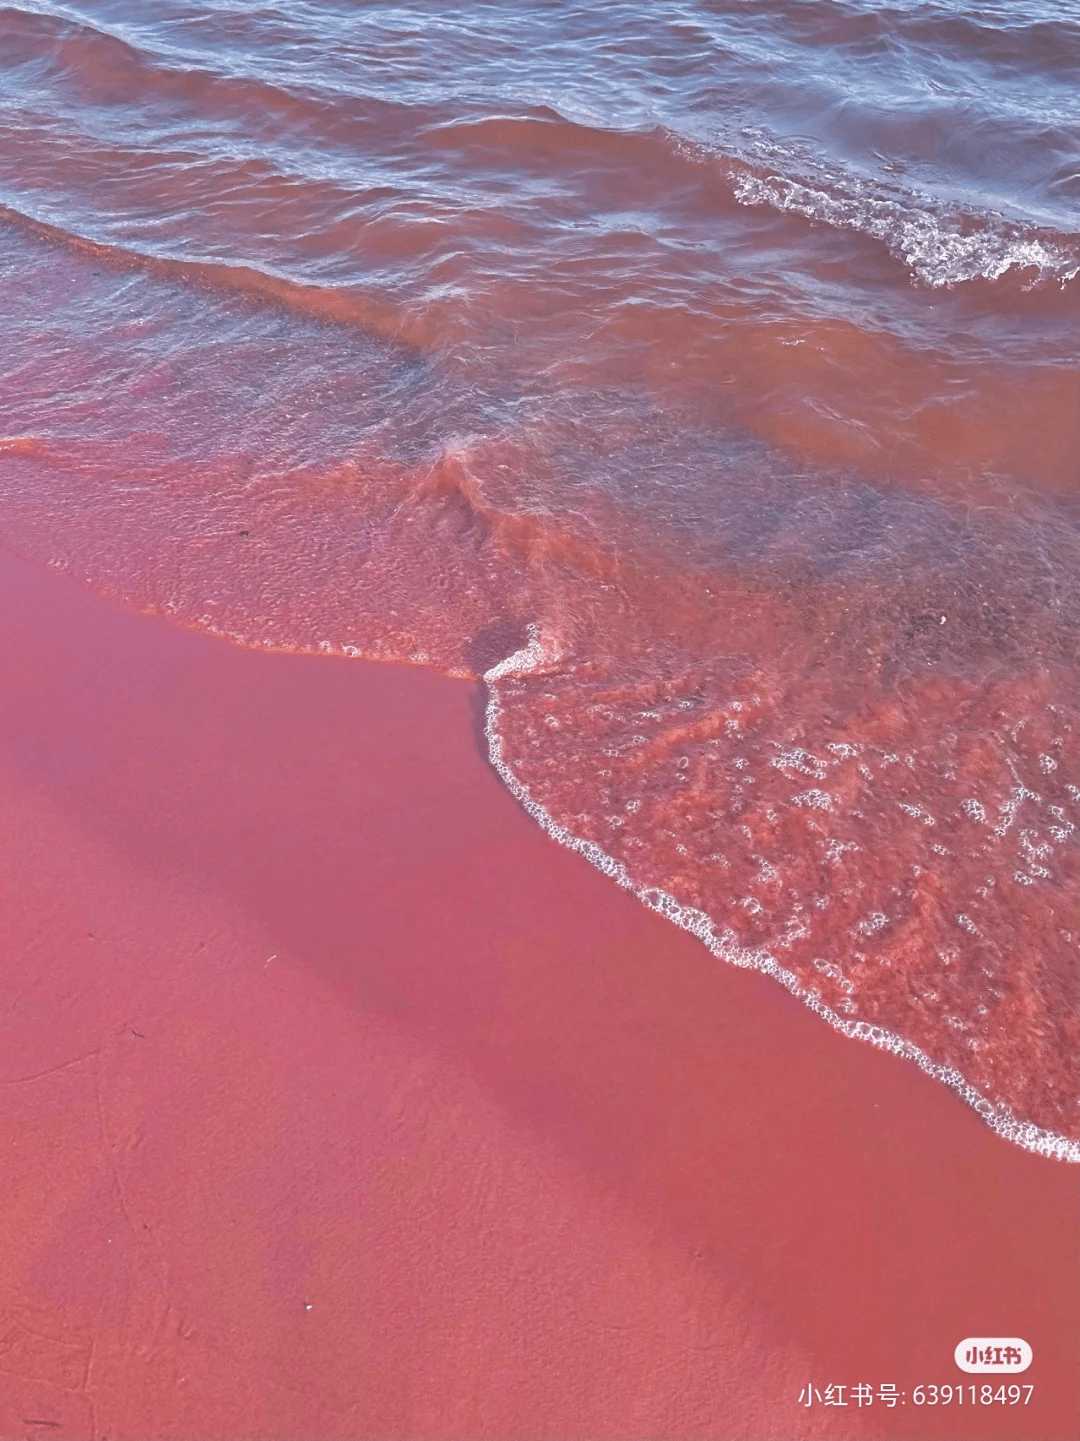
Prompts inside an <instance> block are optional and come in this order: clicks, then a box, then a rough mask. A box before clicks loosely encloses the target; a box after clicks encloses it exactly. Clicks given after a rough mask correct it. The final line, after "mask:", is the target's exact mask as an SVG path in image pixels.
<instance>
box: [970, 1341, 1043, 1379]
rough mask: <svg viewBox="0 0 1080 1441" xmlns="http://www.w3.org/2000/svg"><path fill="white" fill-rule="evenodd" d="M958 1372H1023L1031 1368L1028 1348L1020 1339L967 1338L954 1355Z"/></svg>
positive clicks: (1029, 1349)
mask: <svg viewBox="0 0 1080 1441" xmlns="http://www.w3.org/2000/svg"><path fill="white" fill-rule="evenodd" d="M953 1355H954V1356H955V1357H956V1364H957V1365H958V1366H959V1367H960V1370H961V1371H973V1372H975V1371H977V1372H982V1373H983V1374H985V1373H986V1372H993V1373H994V1374H995V1375H1004V1374H1005V1373H1006V1372H1013V1371H1015V1372H1017V1373H1019V1372H1021V1371H1026V1370H1027V1368H1028V1367H1029V1366H1030V1365H1031V1347H1030V1346H1029V1345H1028V1343H1027V1342H1026V1341H1021V1339H1020V1337H1019V1336H968V1337H966V1338H965V1339H964V1340H963V1341H961V1342H960V1344H959V1346H957V1348H956V1350H955V1351H954V1352H953Z"/></svg>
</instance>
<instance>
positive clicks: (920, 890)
mask: <svg viewBox="0 0 1080 1441" xmlns="http://www.w3.org/2000/svg"><path fill="white" fill-rule="evenodd" d="M1078 61H1080V35H1078V32H1077V28H1076V26H1075V23H1074V21H1073V20H1072V19H1071V18H1070V15H1069V12H1068V9H1067V8H1066V7H1063V6H1061V5H1059V4H1057V3H1056V0H1017V3H1015V4H1002V3H995V4H990V5H980V6H978V7H975V6H971V7H969V8H965V7H964V6H963V5H962V4H960V3H948V4H945V3H937V4H925V5H919V6H914V7H908V8H896V9H888V10H886V9H884V8H883V7H881V6H877V5H874V4H870V3H857V0H844V3H840V4H830V5H828V6H822V5H818V4H816V3H812V0H775V3H772V4H768V5H764V6H755V7H754V10H753V14H752V15H748V14H746V13H744V7H737V6H727V7H725V6H724V5H722V4H719V3H705V0H699V3H685V4H672V5H666V6H662V7H659V8H657V7H643V6H639V7H636V8H635V7H634V6H632V5H629V4H617V5H614V6H606V7H602V8H601V9H597V7H582V6H575V5H573V4H571V3H559V4H555V5H551V6H545V7H536V6H528V5H517V4H512V5H507V6H499V7H485V6H479V5H478V6H475V7H464V8H461V9H457V10H453V11H450V12H446V13H440V15H439V16H438V17H436V18H434V19H432V18H431V16H430V15H429V14H428V13H427V11H426V9H425V8H424V7H419V6H418V7H415V8H412V9H410V8H408V7H406V8H394V9H391V8H382V7H378V6H371V7H364V8H363V9H362V10H357V9H356V7H354V6H351V5H347V4H323V5H320V6H317V7H315V6H310V5H305V4H300V3H295V4H289V5H283V6H280V7H278V8H276V9H266V10H255V11H252V12H250V13H247V12H242V11H240V10H237V9H236V8H235V7H234V6H233V5H231V4H226V3H224V0H215V3H211V4H200V5H194V4H188V3H183V0H165V3H162V4H160V5H155V6H154V7H152V13H148V12H147V7H145V6H141V5H138V4H136V3H135V0H100V3H91V0H84V3H80V4H72V5H63V6H61V5H59V4H57V5H49V4H44V3H43V4H37V3H34V4H31V3H24V4H22V5H20V6H9V7H6V8H4V9H3V10H0V85H2V94H3V97H4V108H3V110H2V112H0V202H2V203H3V205H4V207H5V209H4V211H3V216H2V220H0V274H2V276H3V281H4V283H3V287H2V290H0V315H2V325H0V373H2V375H3V387H2V391H0V437H2V439H0V526H2V532H3V536H4V538H5V540H6V542H7V543H8V544H10V545H13V546H15V547H16V548H18V549H21V550H23V551H25V552H26V553H28V554H30V555H32V556H34V557H36V558H39V559H46V560H48V561H50V562H51V563H53V564H55V565H58V566H61V567H63V568H65V569H68V570H70V571H72V572H73V573H75V574H76V575H78V576H80V577H82V578H83V579H86V580H88V581H90V582H91V583H92V584H93V585H95V586H96V587H99V588H101V589H104V590H106V591H109V592H111V593H114V594H116V595H118V596H120V597H122V598H124V599H125V600H127V601H129V602H133V603H135V604H138V605H142V606H146V607H149V608H156V609H159V610H162V611H165V612H167V613H170V614H173V615H176V616H179V617H180V618H182V619H184V620H186V621H188V622H190V623H192V624H196V625H199V626H202V627H205V628H207V629H212V630H214V631H217V632H222V633H225V634H228V635H230V636H233V637H235V638H237V639H239V640H241V641H243V642H245V643H247V644H251V645H272V646H281V647H290V648H298V649H321V650H330V651H335V652H341V651H344V652H346V653H349V654H362V655H374V656H381V657H386V658H398V659H411V660H422V661H427V662H429V663H431V664H433V665H435V666H439V667H442V668H444V669H446V670H448V671H452V672H455V673H471V674H480V673H485V672H489V671H491V670H492V668H493V667H496V666H500V667H501V669H500V670H499V671H498V673H493V674H492V675H491V681H490V685H491V694H492V707H491V710H490V714H489V728H490V735H491V742H492V746H493V755H494V758H495V759H496V760H497V761H498V762H499V764H500V766H501V767H502V770H503V774H504V777H505V779H506V780H507V782H508V784H510V785H511V787H512V788H513V789H515V791H516V793H518V794H519V795H521V796H522V798H523V799H526V800H528V801H529V803H530V804H532V805H533V806H534V808H539V809H538V810H534V813H536V814H538V816H539V818H540V819H541V821H542V822H543V823H544V824H546V825H547V826H548V828H549V829H551V830H553V831H554V832H555V833H556V834H558V835H559V836H560V838H562V839H563V840H565V841H567V842H568V843H571V844H577V845H578V846H579V847H582V846H585V847H592V849H590V850H589V851H588V853H589V854H590V855H591V856H592V857H593V859H595V860H596V861H597V862H598V863H600V864H601V865H602V866H604V867H605V868H606V869H608V870H609V871H612V872H613V873H616V874H617V875H618V876H619V878H620V879H621V880H622V881H623V883H624V884H627V885H629V886H631V887H632V888H633V889H635V890H637V891H638V892H639V893H641V894H642V895H643V896H644V897H645V898H646V899H647V900H648V901H649V902H650V903H651V904H653V905H655V906H657V907H659V908H660V909H662V910H664V911H665V912H667V913H668V914H670V915H672V916H673V918H675V919H677V920H679V921H680V922H681V923H683V924H686V925H688V926H690V927H691V928H692V929H694V930H696V931H697V932H698V933H699V934H701V935H702V936H703V938H704V939H706V940H707V942H708V943H709V944H710V945H711V946H712V948H713V949H714V951H715V952H716V953H717V954H718V955H719V956H723V957H725V958H726V959H728V960H734V961H736V962H737V963H740V964H751V965H756V966H758V967H759V968H762V969H765V970H768V971H769V972H770V973H772V974H774V975H777V976H778V977H779V978H780V979H781V980H782V981H783V982H784V983H785V984H787V985H788V986H789V988H791V989H793V990H795V992H796V993H797V994H799V995H801V996H802V997H803V998H804V999H806V1000H807V1001H808V1002H809V1003H810V1004H812V1005H813V1006H815V1007H816V1008H817V1009H818V1011H819V1013H820V1014H822V1015H823V1017H824V1018H825V1019H827V1020H829V1021H830V1022H831V1023H832V1024H834V1025H837V1026H839V1027H841V1028H845V1029H847V1030H848V1031H849V1032H851V1033H853V1034H861V1035H866V1036H867V1037H868V1038H870V1039H874V1040H876V1041H877V1042H878V1043H879V1044H885V1045H888V1046H890V1047H891V1048H894V1049H901V1050H904V1051H905V1052H906V1053H907V1054H909V1055H911V1057H912V1058H913V1059H915V1060H917V1061H918V1062H919V1064H921V1065H923V1066H924V1068H926V1067H929V1068H931V1069H932V1070H933V1072H934V1074H937V1075H938V1076H940V1077H941V1078H942V1079H945V1080H947V1081H948V1082H949V1083H950V1084H952V1085H954V1086H955V1087H956V1088H957V1089H958V1090H960V1091H961V1093H963V1094H965V1095H966V1096H967V1098H968V1099H969V1100H970V1101H971V1102H972V1104H975V1105H977V1106H978V1107H979V1108H980V1109H981V1110H982V1111H983V1112H984V1113H985V1114H987V1115H988V1118H989V1119H990V1120H991V1122H992V1123H993V1124H994V1125H995V1126H996V1127H997V1129H998V1130H1000V1131H1001V1132H1002V1133H1003V1134H1005V1135H1008V1136H1010V1137H1011V1138H1012V1139H1014V1140H1018V1141H1020V1142H1021V1143H1023V1144H1025V1145H1029V1146H1033V1147H1035V1148H1038V1149H1043V1150H1047V1151H1049V1152H1051V1153H1054V1154H1072V1155H1073V1156H1074V1157H1075V1156H1076V1155H1077V1154H1080V1153H1078V1152H1077V1150H1076V1149H1075V1147H1076V1143H1077V1142H1078V1141H1080V1124H1078V1118H1077V1077H1076V1058H1077V1055H1078V1054H1080V1047H1078V1044H1077V1043H1078V1040H1080V1034H1078V1030H1080V1028H1078V1024H1077V997H1076V964H1075V961H1076V939H1077V936H1076V931H1077V921H1076V914H1075V912H1076V906H1075V896H1076V846H1075V839H1076V825H1077V811H1078V809H1080V806H1078V801H1080V788H1078V783H1080V775H1078V773H1077V755H1076V724H1077V704H1076V693H1077V692H1076V677H1075V657H1076V642H1077V622H1078V618H1080V604H1078V598H1077V592H1076V585H1075V580H1076V575H1077V559H1078V541H1080V513H1078V510H1077V506H1076V477H1077V464H1078V460H1080V444H1078V436H1077V416H1078V413H1080V406H1078V400H1080V387H1078V384H1077V370H1076V365H1075V332H1076V320H1077V311H1078V298H1080V281H1078V279H1077V275H1078V271H1080V239H1078V235H1077V226H1076V213H1075V206H1076V199H1077V195H1078V193H1080V145H1078V142H1077V132H1076V126H1075V121H1076V118H1077V107H1076V100H1075V96H1076V93H1077V89H1076V86H1075V84H1074V75H1075V72H1076V67H1077V63H1078ZM530 628H532V629H531V630H530ZM530 634H533V635H535V637H536V641H535V644H534V645H533V647H532V649H526V650H520V648H521V647H523V646H524V645H525V642H526V640H527V638H528V636H529V635H530ZM519 650H520V654H519V656H518V659H517V660H516V661H509V662H508V661H507V658H508V657H509V656H511V655H513V654H514V653H516V652H519ZM913 1048H914V1049H913ZM1061 1138H1067V1139H1068V1140H1070V1141H1071V1143H1072V1149H1071V1151H1070V1149H1069V1147H1068V1146H1066V1145H1064V1143H1063V1142H1062V1139H1061Z"/></svg>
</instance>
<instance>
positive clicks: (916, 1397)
mask: <svg viewBox="0 0 1080 1441" xmlns="http://www.w3.org/2000/svg"><path fill="white" fill-rule="evenodd" d="M1034 1390H1035V1387H1034V1386H1017V1385H1015V1384H1014V1385H1012V1386H991V1385H989V1384H987V1383H984V1384H983V1385H981V1386H978V1385H969V1386H949V1385H945V1386H916V1387H915V1390H914V1391H913V1392H912V1393H911V1399H912V1400H913V1401H914V1402H915V1405H916V1406H948V1405H950V1404H952V1405H960V1406H963V1405H965V1404H967V1405H969V1406H994V1405H997V1406H1018V1405H1021V1404H1022V1405H1024V1406H1026V1405H1027V1404H1028V1402H1029V1401H1030V1400H1031V1393H1032V1392H1033V1391H1034ZM965 1392H967V1393H968V1394H967V1395H965V1394H964V1393H965Z"/></svg>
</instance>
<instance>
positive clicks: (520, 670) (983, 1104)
mask: <svg viewBox="0 0 1080 1441" xmlns="http://www.w3.org/2000/svg"><path fill="white" fill-rule="evenodd" d="M559 659H560V647H559V644H558V642H557V641H556V640H555V639H554V638H553V637H551V636H550V635H543V634H542V633H541V631H540V628H539V627H538V626H536V625H530V626H529V635H528V640H527V643H526V644H525V645H524V646H522V647H521V648H520V649H519V650H517V651H515V652H514V653H513V654H512V655H509V656H507V657H506V659H505V660H503V661H501V662H499V664H497V665H495V666H493V667H492V668H491V669H490V670H489V671H487V672H486V674H485V675H484V683H485V685H486V686H487V689H488V702H487V707H486V712H485V724H484V734H485V738H486V741H487V747H488V756H489V758H490V761H491V764H492V766H493V767H494V768H495V770H496V771H497V772H498V774H499V776H500V778H501V779H502V781H503V782H504V784H505V785H506V787H507V789H508V790H509V791H510V793H511V794H512V795H513V796H514V797H515V799H516V800H517V801H518V802H519V803H520V804H521V806H522V807H523V808H524V809H525V811H526V812H527V813H528V814H529V815H530V816H531V817H532V818H533V820H534V821H536V823H537V824H538V825H539V826H540V827H541V828H542V829H543V830H544V831H545V832H546V833H547V834H548V835H549V836H550V837H551V838H552V840H555V841H557V842H558V843H559V844H560V845H563V846H566V847H567V848H568V849H569V850H572V851H576V852H577V854H578V855H580V856H583V857H584V858H585V860H587V861H588V862H589V864H590V865H593V866H595V867H596V869H597V870H599V871H601V872H602V873H603V874H604V875H605V876H607V877H608V878H609V879H610V880H613V881H614V882H615V883H616V885H618V886H621V887H622V888H623V889H624V890H628V891H630V892H631V893H632V894H633V895H635V896H636V897H637V899H638V900H639V901H641V903H642V904H643V905H645V906H647V907H648V908H649V909H650V910H652V911H656V912H657V913H658V914H659V915H662V916H664V917H665V918H666V919H667V920H669V921H671V922H672V923H673V924H674V925H676V926H679V927H680V928H681V929H682V930H684V931H689V932H690V934H691V935H693V936H696V937H697V939H698V940H699V941H701V942H702V944H703V945H704V946H706V948H707V949H708V950H709V951H710V952H711V953H712V954H713V955H714V956H716V957H717V958H718V959H719V960H722V961H726V962H727V963H728V964H729V965H733V966H739V967H740V968H742V969H744V970H746V969H749V970H755V971H760V972H761V973H762V974H763V975H767V976H769V977H771V978H772V979H773V980H775V981H778V982H779V983H780V985H782V986H783V987H784V988H785V990H787V991H789V992H790V993H791V995H793V996H794V997H795V998H796V1000H799V1001H801V1002H802V1004H803V1005H805V1006H807V1007H808V1008H809V1009H810V1010H811V1011H813V1012H814V1014H815V1015H817V1016H819V1017H820V1018H821V1019H822V1020H823V1021H825V1022H826V1023H827V1024H828V1025H829V1026H831V1027H832V1028H833V1030H836V1031H839V1032H840V1033H841V1035H844V1036H847V1037H848V1038H849V1039H851V1040H858V1041H864V1042H867V1043H868V1044H870V1045H872V1046H874V1047H876V1048H877V1049H878V1050H882V1051H888V1052H889V1053H890V1054H892V1055H894V1056H898V1057H900V1058H901V1059H903V1060H906V1061H911V1062H912V1063H914V1064H915V1065H916V1066H918V1068H919V1069H920V1070H921V1071H923V1072H924V1073H925V1074H926V1075H928V1076H930V1077H932V1078H933V1079H934V1080H936V1081H940V1082H941V1083H942V1084H943V1085H946V1086H948V1087H949V1089H950V1090H952V1091H954V1092H955V1093H956V1095H958V1096H959V1097H960V1098H961V1100H963V1101H965V1102H966V1103H967V1104H968V1105H969V1106H971V1107H972V1109H973V1110H974V1111H976V1113H977V1114H978V1115H979V1116H980V1117H981V1118H982V1119H983V1120H984V1121H985V1122H986V1124H987V1125H988V1126H989V1127H990V1128H991V1129H992V1130H993V1131H995V1132H997V1134H998V1135H999V1136H1001V1137H1003V1138H1004V1139H1005V1140H1008V1141H1012V1142H1013V1143H1014V1144H1015V1145H1018V1146H1021V1147H1023V1149H1024V1150H1026V1151H1032V1152H1034V1153H1035V1154H1037V1155H1040V1156H1046V1157H1049V1158H1052V1159H1054V1160H1059V1161H1069V1162H1073V1163H1080V1141H1077V1140H1072V1139H1070V1138H1069V1137H1067V1136H1063V1135H1060V1134H1059V1133H1058V1132H1056V1131H1052V1130H1049V1129H1047V1128H1044V1127H1041V1126H1037V1125H1035V1124H1034V1123H1032V1122H1030V1121H1023V1120H1021V1119H1019V1118H1018V1117H1017V1116H1016V1115H1015V1114H1014V1113H1013V1111H1012V1110H1011V1109H1010V1108H1009V1107H1008V1106H1007V1105H1004V1104H1002V1103H1001V1102H997V1101H992V1100H990V1099H989V1098H988V1097H987V1096H985V1095H984V1094H983V1093H982V1092H980V1091H979V1090H977V1089H976V1087H974V1086H973V1085H972V1084H971V1083H970V1082H969V1081H968V1080H967V1079H966V1078H965V1077H964V1076H963V1075H962V1074H961V1073H960V1072H959V1071H958V1070H957V1069H956V1068H955V1067H953V1066H947V1065H941V1064H940V1063H939V1062H937V1061H934V1060H933V1059H932V1058H931V1057H930V1056H928V1055H927V1053H926V1052H925V1051H924V1050H922V1049H921V1048H920V1047H919V1046H917V1045H915V1044H914V1043H913V1042H911V1041H909V1040H907V1039H905V1038H904V1037H903V1036H901V1035H899V1034H898V1033H897V1032H895V1031H892V1030H890V1029H888V1028H887V1027H885V1026H878V1025H871V1024H869V1023H867V1022H866V1021H862V1020H852V1019H850V1018H848V1017H845V1016H841V1015H839V1014H838V1013H837V1012H836V1011H835V1010H833V1009H832V1007H831V1006H828V1005H826V1004H825V1003H824V1002H823V1001H822V1000H821V998H820V996H819V995H816V994H814V993H813V992H812V991H810V990H807V989H806V987H805V986H804V985H802V983H801V982H800V980H799V978H798V976H796V975H795V973H794V972H793V971H790V970H788V969H787V968H786V967H784V966H782V965H781V964H780V963H779V962H778V961H777V959H776V957H775V956H773V955H772V954H771V952H770V951H768V950H767V949H765V948H764V947H747V946H745V945H741V944H740V943H739V940H738V938H737V937H736V935H735V933H734V932H733V931H732V930H730V929H723V930H720V931H718V930H717V929H716V926H715V925H714V923H713V921H712V920H711V919H710V918H709V916H708V915H706V913H705V912H704V911H702V910H699V909H697V908H696V907H693V906H687V905H685V904H683V903H681V902H680V901H678V900H676V898H675V897H674V896H673V895H671V894H670V892H668V891H665V890H663V889H662V888H661V887H659V886H649V885H641V884H639V883H638V882H636V881H635V880H634V879H633V877H632V876H631V875H630V873H629V871H628V870H627V868H626V866H625V865H624V864H623V863H622V862H621V861H618V860H616V859H615V857H614V856H611V855H609V854H608V853H607V852H606V851H604V850H603V849H602V847H600V846H599V845H597V843H596V842H595V841H592V840H589V839H586V838H584V837H582V836H580V835H576V834H575V833H574V832H573V831H571V830H570V829H568V828H567V827H566V826H564V825H561V824H560V823H559V822H558V821H557V820H556V819H555V817H554V816H553V815H552V814H551V812H550V811H549V810H547V809H546V808H545V807H544V806H543V805H542V804H541V803H540V802H539V801H537V800H536V799H535V798H534V797H533V796H532V795H531V794H530V792H529V790H528V789H527V787H526V786H525V785H523V784H522V782H521V780H520V779H519V778H518V776H517V775H516V774H515V772H514V769H513V767H512V764H511V763H510V760H509V759H508V755H507V747H506V743H505V739H504V736H503V734H502V732H501V730H500V722H501V719H502V703H501V693H500V688H501V685H502V683H503V682H504V681H505V680H506V679H507V678H508V677H521V676H528V675H536V674H538V673H542V672H543V670H544V669H545V668H546V667H549V666H552V665H554V664H557V663H558V661H559Z"/></svg>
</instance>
